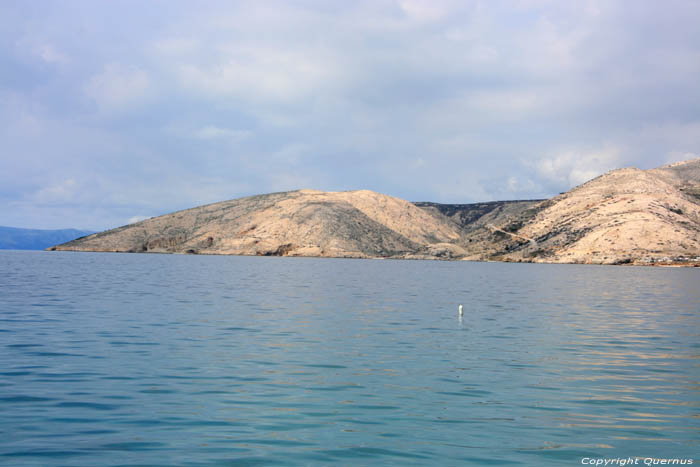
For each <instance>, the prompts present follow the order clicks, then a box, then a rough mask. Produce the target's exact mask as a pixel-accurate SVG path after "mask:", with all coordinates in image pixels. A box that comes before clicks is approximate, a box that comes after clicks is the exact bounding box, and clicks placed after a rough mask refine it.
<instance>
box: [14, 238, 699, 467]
mask: <svg viewBox="0 0 700 467" xmlns="http://www.w3.org/2000/svg"><path fill="white" fill-rule="evenodd" d="M459 303H463V304H464V306H465V316H464V319H463V320H462V321H461V322H460V320H459V319H458V315H457V305H458V304H459ZM0 307H1V308H0V464H3V463H4V464H8V465H75V466H82V465H86V466H87V465H234V466H236V465H241V466H245V465H290V466H291V465H330V464H335V465H581V459H582V458H584V457H589V458H602V457H606V458H614V457H628V456H632V457H634V456H639V457H653V458H686V459H687V458H693V457H695V459H697V458H698V454H699V453H700V441H699V439H700V436H699V434H700V431H699V429H700V410H699V407H700V397H699V396H700V390H699V389H700V381H699V380H700V368H699V366H698V364H699V362H700V359H699V358H698V356H699V355H700V326H699V324H700V322H699V321H700V320H699V316H700V270H698V269H656V268H637V267H604V266H575V265H534V264H498V263H468V262H436V261H382V260H374V261H372V260H340V259H338V260H335V259H311V258H255V257H208V256H174V255H145V254H141V255H139V254H100V253H61V252H51V253H48V252H0ZM695 462H696V463H697V462H698V461H697V460H696V461H695Z"/></svg>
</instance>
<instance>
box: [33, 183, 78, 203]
mask: <svg viewBox="0 0 700 467" xmlns="http://www.w3.org/2000/svg"><path fill="white" fill-rule="evenodd" d="M77 189H78V186H77V183H76V181H75V179H74V178H67V179H64V180H61V181H59V182H55V183H52V184H50V185H48V186H45V187H44V188H41V189H40V190H39V191H37V192H36V193H34V195H33V196H32V201H34V202H35V203H37V204H44V205H53V204H64V203H70V202H72V201H75V200H76V198H77V192H76V191H77Z"/></svg>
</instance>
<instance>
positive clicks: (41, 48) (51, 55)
mask: <svg viewBox="0 0 700 467" xmlns="http://www.w3.org/2000/svg"><path fill="white" fill-rule="evenodd" d="M34 53H35V54H36V55H38V56H39V57H40V58H41V59H42V60H43V61H45V62H46V63H57V64H64V63H67V62H68V58H67V57H66V56H65V55H64V54H62V53H61V52H59V51H58V50H57V49H56V47H55V46H54V45H52V44H40V45H37V46H36V47H35V48H34Z"/></svg>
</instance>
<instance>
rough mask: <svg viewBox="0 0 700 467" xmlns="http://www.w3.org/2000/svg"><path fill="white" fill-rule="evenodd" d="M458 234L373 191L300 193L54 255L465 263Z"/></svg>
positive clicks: (138, 226)
mask: <svg viewBox="0 0 700 467" xmlns="http://www.w3.org/2000/svg"><path fill="white" fill-rule="evenodd" d="M461 235H462V234H461V232H460V229H459V227H458V226H456V225H455V224H453V223H452V222H450V221H449V220H448V219H446V218H445V217H443V216H440V215H435V214H433V213H430V212H426V211H424V210H422V209H420V208H418V207H416V206H415V205H413V204H412V203H409V202H407V201H403V200H401V199H398V198H393V197H391V196H386V195H382V194H379V193H374V192H371V191H366V190H361V191H348V192H329V193H325V192H321V191H314V190H299V191H292V192H286V193H273V194H268V195H259V196H252V197H248V198H240V199H235V200H231V201H224V202H221V203H215V204H210V205H206V206H200V207H197V208H193V209H188V210H185V211H179V212H175V213H172V214H167V215H164V216H160V217H155V218H152V219H148V220H144V221H141V222H137V223H135V224H131V225H127V226H123V227H119V228H116V229H113V230H108V231H106V232H102V233H98V234H94V235H90V236H87V237H83V238H80V239H77V240H75V241H72V242H69V243H65V244H63V245H59V246H57V247H55V249H57V250H74V251H121V252H161V253H199V254H234V255H267V256H270V255H275V256H281V255H285V256H332V257H356V258H380V257H391V258H433V257H448V258H451V257H461V256H463V254H464V251H463V250H462V249H461V248H460V247H459V246H458V245H459V243H460V238H461Z"/></svg>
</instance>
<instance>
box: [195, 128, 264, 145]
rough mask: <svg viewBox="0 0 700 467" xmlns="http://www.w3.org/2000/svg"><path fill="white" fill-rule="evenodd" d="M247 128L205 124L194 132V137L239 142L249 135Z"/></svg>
mask: <svg viewBox="0 0 700 467" xmlns="http://www.w3.org/2000/svg"><path fill="white" fill-rule="evenodd" d="M251 134H252V133H251V132H250V131H248V130H232V129H230V128H220V127H217V126H205V127H202V128H200V129H199V130H197V131H195V132H194V137H195V138H197V139H201V140H206V141H215V140H223V141H228V142H230V143H239V142H241V141H243V140H245V139H247V138H249V137H250V136H251Z"/></svg>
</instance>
